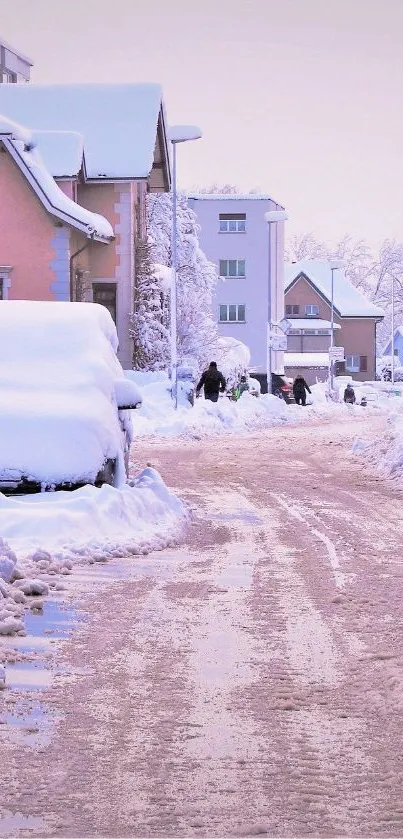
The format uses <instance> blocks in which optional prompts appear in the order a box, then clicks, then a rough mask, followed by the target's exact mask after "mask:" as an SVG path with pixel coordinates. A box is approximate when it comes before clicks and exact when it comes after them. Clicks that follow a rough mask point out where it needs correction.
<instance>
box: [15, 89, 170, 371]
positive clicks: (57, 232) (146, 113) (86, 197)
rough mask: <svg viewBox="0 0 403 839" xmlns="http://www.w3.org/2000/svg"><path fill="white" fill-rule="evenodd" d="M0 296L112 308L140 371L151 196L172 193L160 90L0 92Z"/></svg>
mask: <svg viewBox="0 0 403 839" xmlns="http://www.w3.org/2000/svg"><path fill="white" fill-rule="evenodd" d="M0 113H1V114H3V117H2V118H0V190H1V194H2V196H3V200H2V202H0V231H1V232H0V295H1V296H2V297H3V298H9V299H14V300H16V299H28V300H77V299H80V300H88V301H91V300H93V301H95V302H99V303H102V304H103V305H106V306H107V307H108V309H109V310H110V312H111V314H112V316H113V318H114V320H115V322H116V325H117V330H118V336H119V358H120V361H121V363H122V365H123V366H124V367H131V364H132V353H133V347H132V341H131V338H130V332H129V321H130V313H131V312H132V311H133V299H134V294H135V284H136V247H137V244H138V243H139V242H140V241H142V240H144V238H145V236H146V195H147V192H149V191H165V190H169V188H170V164H169V154H168V144H167V137H166V119H165V111H164V106H163V101H162V90H161V88H160V86H159V85H153V84H131V85H130V84H129V85H88V84H83V85H54V86H48V85H44V86H41V85H30V84H27V85H0Z"/></svg>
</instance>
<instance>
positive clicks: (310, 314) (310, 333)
mask: <svg viewBox="0 0 403 839" xmlns="http://www.w3.org/2000/svg"><path fill="white" fill-rule="evenodd" d="M331 301H332V271H331V267H330V263H329V262H328V261H325V260H309V259H306V260H301V261H300V262H295V263H292V264H289V265H286V266H285V316H286V318H287V320H289V321H290V322H291V329H290V331H289V334H288V347H287V352H286V353H285V355H284V366H285V371H286V374H287V375H288V376H295V375H297V373H302V374H303V375H304V376H305V378H306V380H307V382H308V384H314V383H315V382H316V381H325V380H326V379H327V377H328V369H329V357H328V353H329V346H330V343H331ZM333 308H334V344H335V346H338V347H344V355H345V361H344V362H339V363H337V365H336V373H338V374H340V375H341V374H343V373H348V374H351V375H352V376H353V378H354V379H357V380H359V381H366V380H373V379H374V378H375V372H376V326H377V324H378V323H380V322H381V321H382V320H383V317H384V314H383V312H382V310H381V309H380V308H379V307H378V306H375V305H374V304H373V303H371V302H370V301H369V300H367V299H366V298H365V297H364V295H363V294H361V292H360V291H359V290H358V289H357V288H356V287H355V286H353V285H352V284H351V283H350V282H349V281H348V280H347V278H346V276H345V274H344V272H343V271H342V270H340V269H334V274H333Z"/></svg>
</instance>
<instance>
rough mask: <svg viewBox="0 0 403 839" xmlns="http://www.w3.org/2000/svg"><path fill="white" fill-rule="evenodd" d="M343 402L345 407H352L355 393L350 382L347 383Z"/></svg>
mask: <svg viewBox="0 0 403 839" xmlns="http://www.w3.org/2000/svg"><path fill="white" fill-rule="evenodd" d="M344 401H345V403H346V405H354V402H355V393H354V388H353V386H352V384H351V382H348V384H347V387H346V389H345V391H344Z"/></svg>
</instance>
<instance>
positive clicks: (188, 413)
mask: <svg viewBox="0 0 403 839" xmlns="http://www.w3.org/2000/svg"><path fill="white" fill-rule="evenodd" d="M125 372H126V376H128V377H129V378H131V379H133V380H134V381H135V382H137V384H138V385H139V386H140V388H141V393H142V398H143V401H142V406H141V408H140V410H138V411H136V412H135V414H134V415H133V426H134V436H135V438H136V437H144V436H150V437H153V436H163V437H178V436H182V437H186V438H190V439H196V440H198V439H202V438H204V437H209V436H211V435H212V434H226V433H228V432H232V433H244V432H247V431H254V430H258V429H263V428H268V427H272V426H275V425H284V424H286V423H287V424H289V425H299V424H304V425H306V424H308V423H315V422H320V421H327V420H331V419H332V418H333V419H334V418H335V417H336V416H338V417H340V419H349V420H357V421H359V420H362V419H364V418H365V417H366V416H367V415H368V414H369V412H372V413H375V412H376V413H378V412H379V411H380V410H386V409H387V407H388V404H389V400H385V401H384V402H382V401H381V400H379V401H377V402H376V403H374V404H373V405H372V404H371V405H369V404H368V406H367V407H361V406H360V405H359V404H358V405H355V406H354V407H352V406H351V405H345V404H344V402H343V401H341V402H332V401H329V400H328V399H327V396H326V384H324V383H319V384H316V385H313V386H312V387H311V390H312V395H311V396H310V395H309V394H308V396H307V406H306V407H301V406H300V405H294V404H291V405H287V404H286V403H285V402H284V401H283V400H282V399H278V398H277V397H276V396H271V395H268V394H265V395H263V396H259V397H255V396H252V395H251V394H250V393H247V392H246V393H244V394H242V396H241V398H240V399H239V400H238V401H237V402H233V401H231V400H230V399H228V398H227V397H226V396H220V398H219V400H218V402H217V403H214V402H209V401H208V400H205V399H203V398H200V399H196V400H195V404H194V407H193V408H192V407H191V405H190V403H189V402H187V403H186V402H185V401H184V402H183V404H180V405H178V409H177V410H175V408H174V405H173V401H172V399H171V394H170V381H169V379H168V377H167V375H166V374H165V373H163V372H159V373H151V372H150V373H138V372H136V371H132V370H129V371H125ZM402 407H403V400H402Z"/></svg>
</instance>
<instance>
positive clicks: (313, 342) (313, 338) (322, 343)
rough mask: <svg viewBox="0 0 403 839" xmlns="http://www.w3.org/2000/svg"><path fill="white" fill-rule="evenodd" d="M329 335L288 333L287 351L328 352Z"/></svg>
mask: <svg viewBox="0 0 403 839" xmlns="http://www.w3.org/2000/svg"><path fill="white" fill-rule="evenodd" d="M329 347H330V335H289V336H288V344H287V350H288V352H328V349H329Z"/></svg>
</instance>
